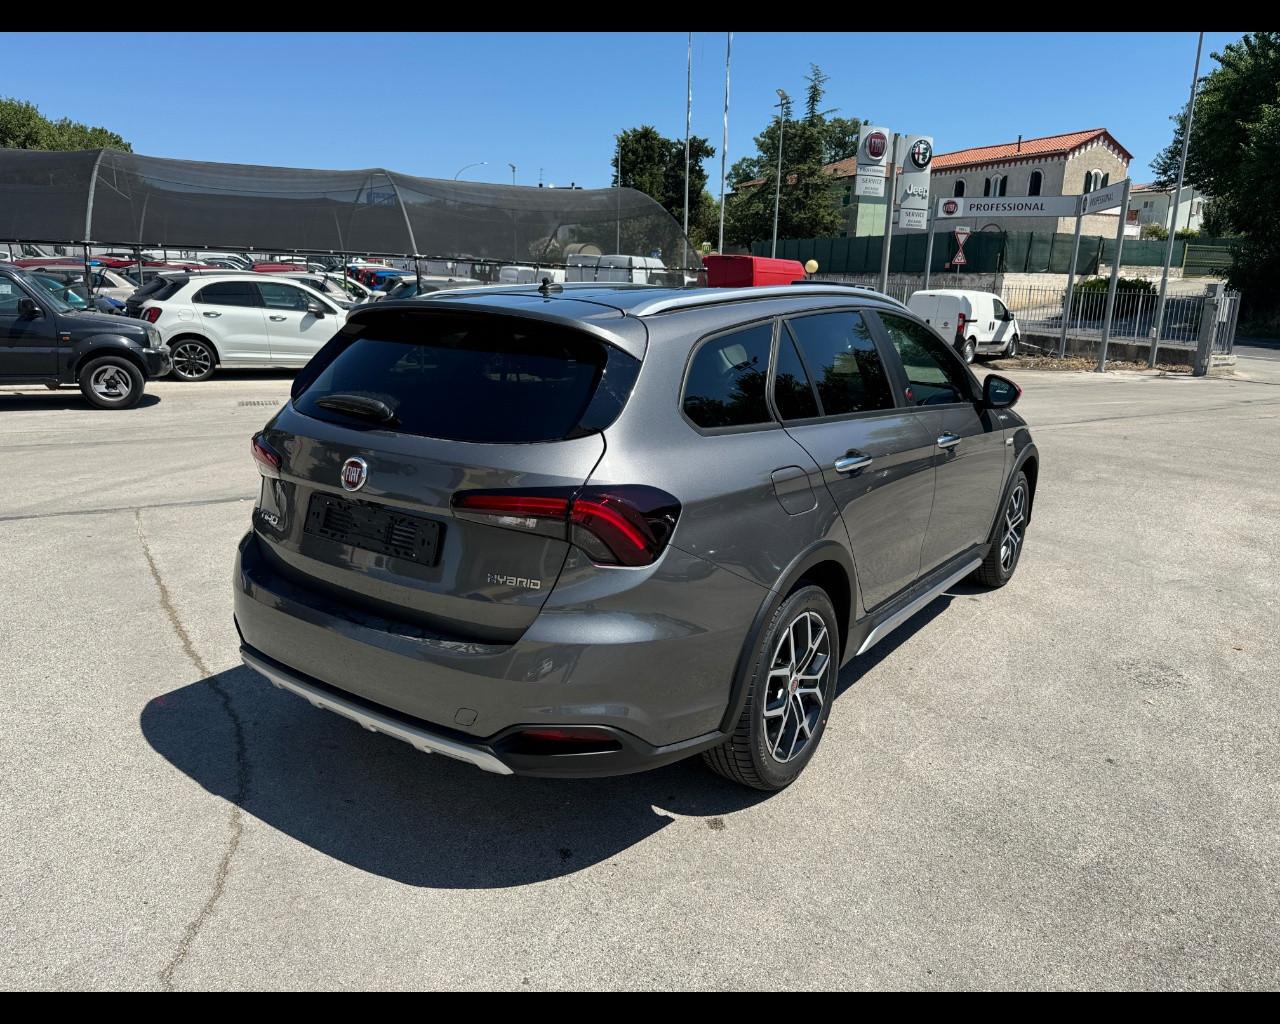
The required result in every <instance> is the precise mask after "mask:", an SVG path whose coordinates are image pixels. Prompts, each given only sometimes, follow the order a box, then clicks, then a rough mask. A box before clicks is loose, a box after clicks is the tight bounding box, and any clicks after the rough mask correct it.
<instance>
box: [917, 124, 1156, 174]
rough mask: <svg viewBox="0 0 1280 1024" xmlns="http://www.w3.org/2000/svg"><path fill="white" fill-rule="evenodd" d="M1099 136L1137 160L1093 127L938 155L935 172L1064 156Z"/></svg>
mask: <svg viewBox="0 0 1280 1024" xmlns="http://www.w3.org/2000/svg"><path fill="white" fill-rule="evenodd" d="M1099 137H1105V138H1106V139H1107V141H1109V142H1110V143H1111V144H1112V145H1113V146H1115V147H1116V149H1118V150H1120V152H1121V153H1123V154H1124V155H1125V157H1126V158H1127V159H1129V160H1132V159H1133V154H1132V153H1130V152H1129V151H1128V150H1127V149H1125V148H1124V146H1122V145H1120V143H1118V142H1116V140H1115V138H1114V136H1112V134H1111V133H1110V132H1109V131H1107V130H1106V129H1105V128H1090V129H1089V130H1087V131H1083V132H1069V133H1068V134H1066V135H1046V136H1044V137H1043V138H1039V139H1023V140H1022V142H1021V144H1019V143H1017V142H1003V143H1001V144H1000V145H998V146H974V147H972V148H970V149H960V150H956V152H954V153H937V154H935V155H934V158H933V170H934V171H954V170H958V169H960V168H961V167H974V166H976V165H979V164H991V163H999V162H1002V161H1006V160H1020V159H1024V158H1026V157H1035V156H1063V155H1066V154H1067V153H1070V152H1072V151H1073V150H1076V149H1079V148H1080V147H1081V146H1083V145H1085V143H1088V142H1092V141H1093V140H1094V139H1097V138H1099Z"/></svg>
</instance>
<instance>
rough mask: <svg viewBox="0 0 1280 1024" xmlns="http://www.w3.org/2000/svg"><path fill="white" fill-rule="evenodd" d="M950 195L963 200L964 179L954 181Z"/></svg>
mask: <svg viewBox="0 0 1280 1024" xmlns="http://www.w3.org/2000/svg"><path fill="white" fill-rule="evenodd" d="M951 194H952V195H953V196H955V198H957V199H963V198H964V178H957V179H956V187H955V188H954V189H952V191H951Z"/></svg>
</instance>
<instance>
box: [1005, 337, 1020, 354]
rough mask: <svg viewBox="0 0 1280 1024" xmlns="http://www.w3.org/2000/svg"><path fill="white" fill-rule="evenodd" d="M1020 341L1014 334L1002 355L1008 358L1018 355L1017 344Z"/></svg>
mask: <svg viewBox="0 0 1280 1024" xmlns="http://www.w3.org/2000/svg"><path fill="white" fill-rule="evenodd" d="M1021 340H1022V339H1021V338H1019V337H1018V336H1017V335H1016V334H1015V335H1014V336H1013V337H1012V338H1010V339H1009V344H1008V345H1006V346H1005V350H1004V354H1005V355H1006V356H1008V357H1010V358H1012V357H1013V356H1016V355H1017V354H1018V342H1020V341H1021Z"/></svg>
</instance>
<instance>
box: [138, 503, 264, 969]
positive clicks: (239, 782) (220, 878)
mask: <svg viewBox="0 0 1280 1024" xmlns="http://www.w3.org/2000/svg"><path fill="white" fill-rule="evenodd" d="M133 516H134V522H135V523H136V524H137V528H138V542H139V543H140V544H141V545H142V554H143V556H144V557H145V558H146V560H147V567H148V568H149V569H150V570H151V578H152V580H154V581H155V585H156V589H157V590H158V591H159V592H160V606H161V607H162V608H163V609H164V613H165V616H166V617H167V618H168V619H169V624H170V625H171V626H173V630H174V632H175V633H177V635H178V639H179V640H180V641H181V642H182V649H183V651H184V652H185V653H186V655H187V658H188V660H189V661H190V662H191V664H192V665H194V666H195V667H196V669H197V670H198V671H199V672H200V674H201V675H202V676H203V677H204V678H205V679H207V680H208V682H209V686H210V687H211V688H212V690H213V692H214V693H216V694H217V695H218V697H219V698H220V699H221V700H222V706H223V709H224V710H225V711H226V713H227V717H228V718H229V719H231V726H232V730H233V731H234V734H235V752H236V792H235V796H234V798H233V799H232V801H231V818H230V820H229V822H228V824H229V825H230V828H231V835H230V837H229V838H228V840H227V846H226V849H225V850H223V852H222V858H221V860H220V861H219V862H218V868H217V870H216V871H215V872H214V878H213V891H212V892H211V893H210V894H209V898H208V899H206V900H205V902H204V905H203V906H202V907H201V908H200V912H199V913H198V914H197V915H196V917H195V920H193V921H192V922H191V923H190V924H188V925H187V930H186V932H185V933H184V934H183V936H182V941H181V942H179V943H178V948H177V950H176V951H175V952H174V955H173V957H172V958H171V959H170V960H169V962H168V963H167V964H166V965H165V967H164V969H163V970H162V971H161V972H160V983H161V984H162V985H163V986H164V988H165V990H166V991H169V992H172V991H173V988H174V985H173V975H174V972H175V971H176V970H177V969H178V968H179V967H180V966H181V965H182V962H183V961H184V960H185V959H186V957H187V954H188V953H189V952H190V950H191V944H192V943H193V942H194V941H195V939H196V936H197V935H199V934H200V930H201V929H202V928H203V927H204V925H205V922H206V921H208V919H209V917H210V915H211V914H212V913H213V908H214V906H215V904H217V902H218V900H219V899H220V898H221V897H222V893H223V890H224V889H225V888H226V885H227V877H228V875H229V874H230V873H231V861H232V859H233V858H234V857H235V855H236V851H237V850H238V849H239V848H240V840H241V839H242V838H243V836H244V811H243V810H242V809H241V808H242V807H243V806H244V803H245V801H246V800H247V799H248V797H249V762H248V759H247V758H246V756H245V742H244V727H243V724H242V723H241V721H240V716H239V715H238V714H236V710H235V708H234V707H232V705H231V694H229V693H228V692H227V691H226V690H225V689H223V687H222V686H221V685H220V684H219V683H217V682H216V681H214V679H213V677H212V675H213V674H212V673H211V672H210V671H209V667H208V666H207V665H206V664H205V663H204V659H203V658H201V657H200V653H199V652H198V651H197V650H196V648H195V644H194V643H192V641H191V635H190V634H189V633H188V632H187V630H186V627H185V626H183V624H182V619H181V618H180V617H179V616H178V609H177V608H176V607H175V606H174V603H173V599H172V597H171V596H170V594H169V588H168V587H166V586H165V584H164V580H163V579H161V577H160V569H159V567H157V565H156V560H155V558H154V556H152V554H151V547H150V545H149V544H147V536H146V533H145V532H144V531H143V528H142V509H140V508H136V509H134V510H133Z"/></svg>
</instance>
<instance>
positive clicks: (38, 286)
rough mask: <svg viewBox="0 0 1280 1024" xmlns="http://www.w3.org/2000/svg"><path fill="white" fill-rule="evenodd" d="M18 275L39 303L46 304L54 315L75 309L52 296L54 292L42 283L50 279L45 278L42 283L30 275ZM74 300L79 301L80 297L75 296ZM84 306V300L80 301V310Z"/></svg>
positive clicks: (54, 295)
mask: <svg viewBox="0 0 1280 1024" xmlns="http://www.w3.org/2000/svg"><path fill="white" fill-rule="evenodd" d="M19 273H20V276H21V277H22V280H23V281H24V282H25V283H26V285H27V286H28V287H29V288H30V289H31V290H32V291H33V292H35V293H36V298H37V299H39V300H40V301H41V302H47V303H48V304H49V306H50V307H51V308H52V309H53V311H54V312H55V313H70V312H71V311H72V310H73V309H75V307H74V306H72V305H71V304H70V303H68V302H65V301H63V300H62V299H60V298H58V296H57V295H56V294H54V292H53V291H52V290H51V289H50V287H49V286H48V285H46V284H45V283H44V281H49V280H50V279H48V278H45V279H44V281H42V280H41V279H40V278H37V277H34V276H32V275H31V274H25V273H21V272H19ZM53 283H54V282H52V281H50V284H53ZM76 298H78V299H79V298H80V296H78V295H77V296H76ZM84 305H85V303H84V300H83V299H82V300H81V302H80V308H82V309H83V308H84Z"/></svg>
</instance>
